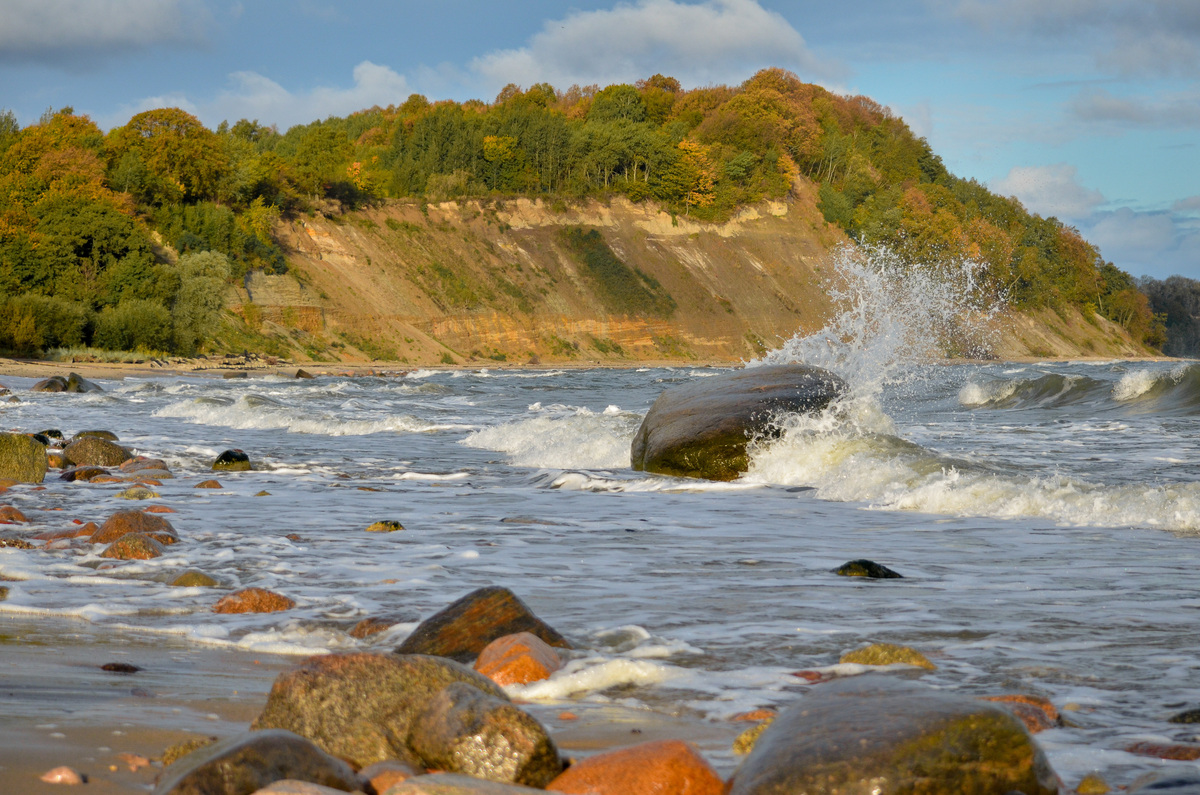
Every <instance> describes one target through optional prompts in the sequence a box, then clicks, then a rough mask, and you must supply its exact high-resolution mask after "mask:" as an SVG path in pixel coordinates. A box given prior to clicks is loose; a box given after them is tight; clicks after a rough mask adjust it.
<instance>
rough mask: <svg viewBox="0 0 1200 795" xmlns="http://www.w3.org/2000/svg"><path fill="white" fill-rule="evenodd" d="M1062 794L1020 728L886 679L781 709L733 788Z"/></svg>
mask: <svg viewBox="0 0 1200 795" xmlns="http://www.w3.org/2000/svg"><path fill="white" fill-rule="evenodd" d="M879 787H886V790H887V791H888V792H973V793H978V794H979V795H989V794H990V793H995V795H1004V793H1009V792H1013V791H1017V792H1023V793H1025V795H1052V793H1056V792H1058V778H1057V776H1055V774H1054V771H1053V770H1052V769H1051V768H1050V764H1049V763H1048V762H1047V761H1046V757H1045V755H1044V754H1043V753H1042V751H1041V749H1040V748H1038V746H1037V744H1036V743H1035V742H1034V741H1033V738H1031V737H1030V736H1029V733H1028V732H1027V731H1026V730H1025V727H1024V726H1023V725H1022V724H1021V722H1020V721H1019V720H1017V719H1016V718H1014V717H1013V716H1011V715H1009V714H1008V713H1007V712H1005V711H1004V710H1002V709H1000V708H998V707H995V706H992V705H991V704H987V703H985V702H981V701H978V700H975V699H971V698H966V697H964V696H958V695H955V694H953V693H947V692H944V691H938V690H933V689H931V688H927V687H922V686H920V685H918V684H915V683H912V682H905V681H897V680H894V679H891V678H889V677H880V676H862V677H852V678H848V679H843V680H841V681H838V682H833V683H829V684H826V685H822V686H821V687H820V688H817V689H815V690H813V691H812V692H811V693H810V694H809V695H807V696H805V697H804V698H803V699H802V700H801V701H800V703H798V704H796V705H794V706H792V707H790V708H788V709H785V710H784V711H782V712H781V713H780V714H779V717H778V718H776V719H775V721H774V722H773V723H772V724H771V725H770V726H769V727H768V728H767V729H766V730H765V731H764V732H763V733H762V736H761V737H759V738H758V742H757V743H755V745H754V750H753V751H751V752H750V755H749V756H747V757H746V759H745V761H743V762H742V764H741V766H740V767H739V768H738V770H737V772H736V773H734V775H733V778H732V779H731V780H730V790H729V792H730V795H767V793H772V794H773V793H781V792H806V793H810V795H820V794H821V793H826V794H832V793H839V792H870V791H872V790H875V789H878V788H879Z"/></svg>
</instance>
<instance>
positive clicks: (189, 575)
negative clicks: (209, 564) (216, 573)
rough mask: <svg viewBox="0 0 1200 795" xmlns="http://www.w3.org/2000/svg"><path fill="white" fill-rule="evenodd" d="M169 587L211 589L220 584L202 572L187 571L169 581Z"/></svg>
mask: <svg viewBox="0 0 1200 795" xmlns="http://www.w3.org/2000/svg"><path fill="white" fill-rule="evenodd" d="M171 585H173V586H175V587H176V588H212V587H213V586H215V585H220V583H219V582H217V581H216V580H214V579H213V578H212V577H209V576H208V575H207V574H205V573H204V572H202V571H197V570H196V569H188V570H187V571H185V572H183V573H182V574H180V575H179V576H178V577H176V578H175V579H173V580H171Z"/></svg>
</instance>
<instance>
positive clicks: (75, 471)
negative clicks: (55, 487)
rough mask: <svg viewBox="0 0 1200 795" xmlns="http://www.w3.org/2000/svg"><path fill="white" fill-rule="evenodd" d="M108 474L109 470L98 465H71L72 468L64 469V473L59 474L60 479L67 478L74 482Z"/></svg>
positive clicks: (69, 481)
mask: <svg viewBox="0 0 1200 795" xmlns="http://www.w3.org/2000/svg"><path fill="white" fill-rule="evenodd" d="M107 474H108V470H107V469H105V468H104V467H97V466H81V467H71V468H70V469H64V470H63V471H62V474H60V475H59V476H58V479H59V480H65V481H67V482H68V483H74V482H76V481H89V480H91V479H92V478H98V477H100V476H101V475H107Z"/></svg>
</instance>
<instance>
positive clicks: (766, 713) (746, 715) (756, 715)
mask: <svg viewBox="0 0 1200 795" xmlns="http://www.w3.org/2000/svg"><path fill="white" fill-rule="evenodd" d="M778 715H779V713H778V712H776V711H775V710H773V709H769V708H766V707H764V708H762V709H752V710H750V711H749V712H739V713H738V714H737V715H734V716H733V717H732V718H730V720H738V721H741V720H746V721H760V720H772V719H774V718H775V717H777V716H778Z"/></svg>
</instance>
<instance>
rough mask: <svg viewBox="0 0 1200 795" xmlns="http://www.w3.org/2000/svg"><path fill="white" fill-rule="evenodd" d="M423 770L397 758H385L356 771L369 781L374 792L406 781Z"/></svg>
mask: <svg viewBox="0 0 1200 795" xmlns="http://www.w3.org/2000/svg"><path fill="white" fill-rule="evenodd" d="M423 772H424V771H421V770H417V769H416V768H414V767H413V766H412V765H409V764H406V763H405V762H401V761H400V760H399V759H385V760H383V761H382V762H375V763H374V764H370V765H367V766H366V767H364V768H363V769H362V770H360V771H358V775H359V776H360V777H362V778H364V779H366V780H367V781H369V782H370V784H371V786H372V787H374V788H375V792H386V791H387V789H388V788H389V787H392V786H394V785H396V784H399V783H400V782H402V781H407V780H408V779H410V778H412V777H413V776H419V775H422V774H423Z"/></svg>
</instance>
